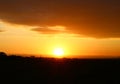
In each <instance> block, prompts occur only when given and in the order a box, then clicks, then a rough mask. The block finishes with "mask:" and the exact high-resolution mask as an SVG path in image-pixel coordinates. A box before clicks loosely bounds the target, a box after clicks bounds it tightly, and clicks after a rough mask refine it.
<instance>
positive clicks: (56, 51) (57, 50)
mask: <svg viewBox="0 0 120 84" xmlns="http://www.w3.org/2000/svg"><path fill="white" fill-rule="evenodd" d="M53 54H54V56H55V57H57V58H63V56H64V50H63V48H55V49H54V50H53Z"/></svg>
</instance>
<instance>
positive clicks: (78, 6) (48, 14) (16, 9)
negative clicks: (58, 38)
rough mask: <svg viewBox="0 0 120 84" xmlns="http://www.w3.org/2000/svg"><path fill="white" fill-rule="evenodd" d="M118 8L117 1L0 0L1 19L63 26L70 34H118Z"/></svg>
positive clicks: (115, 35) (92, 35)
mask: <svg viewBox="0 0 120 84" xmlns="http://www.w3.org/2000/svg"><path fill="white" fill-rule="evenodd" d="M119 10H120V0H109V1H108V0H92V1H90V0H69V1H68V0H0V19H2V20H3V21H6V22H9V23H15V24H22V25H33V26H55V25H63V26H66V27H67V30H69V31H71V32H73V33H76V34H81V35H86V36H89V37H96V38H109V37H112V38H116V37H120V12H119ZM35 30H37V31H39V30H40V31H44V32H51V33H52V32H53V33H54V32H58V30H51V29H46V28H45V29H42V30H41V29H35Z"/></svg>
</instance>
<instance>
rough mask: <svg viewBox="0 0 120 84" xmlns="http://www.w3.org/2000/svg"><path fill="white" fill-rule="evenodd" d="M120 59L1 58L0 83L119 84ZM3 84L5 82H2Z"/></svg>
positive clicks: (0, 56) (3, 55)
mask: <svg viewBox="0 0 120 84" xmlns="http://www.w3.org/2000/svg"><path fill="white" fill-rule="evenodd" d="M119 80H120V59H65V58H64V59H54V58H35V57H22V56H13V55H12V56H6V55H5V54H3V53H1V55H0V82H1V81H2V82H9V83H10V82H16V84H17V83H19V82H23V83H25V81H26V82H33V83H34V84H36V83H35V82H37V83H39V84H46V83H47V84H81V83H83V84H85V83H87V84H92V83H96V84H108V83H112V84H119ZM0 84H4V83H0Z"/></svg>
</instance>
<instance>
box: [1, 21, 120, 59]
mask: <svg viewBox="0 0 120 84" xmlns="http://www.w3.org/2000/svg"><path fill="white" fill-rule="evenodd" d="M31 28H33V26H24V25H15V24H8V23H5V22H2V21H1V22H0V29H1V30H3V32H0V51H4V52H7V53H10V54H35V55H39V54H43V55H51V53H52V51H53V49H54V48H57V47H61V48H63V49H64V50H65V55H66V56H67V55H79V56H80V55H96V56H98V55H104V56H108V55H110V56H116V55H120V52H119V50H120V39H119V38H104V39H96V38H91V37H85V36H82V35H81V36H79V37H78V36H77V35H75V34H71V33H67V34H66V33H59V34H42V33H41V34H40V33H38V32H35V31H31ZM79 56H78V57H79Z"/></svg>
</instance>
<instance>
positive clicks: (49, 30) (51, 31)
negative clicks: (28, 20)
mask: <svg viewBox="0 0 120 84" xmlns="http://www.w3.org/2000/svg"><path fill="white" fill-rule="evenodd" d="M31 30H32V31H36V32H39V33H42V34H57V33H61V32H62V33H63V32H64V31H62V30H57V29H52V28H51V27H40V28H33V29H31Z"/></svg>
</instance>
